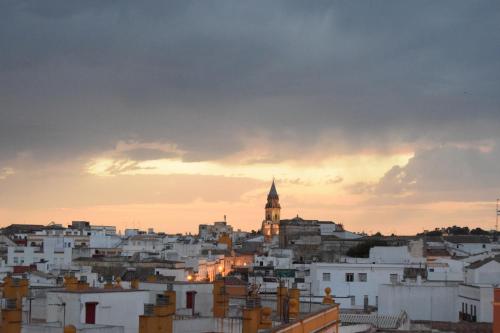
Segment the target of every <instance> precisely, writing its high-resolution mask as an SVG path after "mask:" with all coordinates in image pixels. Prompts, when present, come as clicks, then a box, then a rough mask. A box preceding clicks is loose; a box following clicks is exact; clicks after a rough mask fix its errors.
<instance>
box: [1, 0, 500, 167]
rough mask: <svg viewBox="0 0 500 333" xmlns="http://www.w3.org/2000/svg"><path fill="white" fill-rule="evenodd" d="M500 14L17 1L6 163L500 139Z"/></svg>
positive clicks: (8, 47)
mask: <svg viewBox="0 0 500 333" xmlns="http://www.w3.org/2000/svg"><path fill="white" fill-rule="evenodd" d="M499 7H500V6H499V5H498V3H496V2H493V1H492V2H486V3H482V4H481V5H477V4H474V3H470V2H469V1H453V2H447V1H444V2H439V3H437V2H433V1H419V2H418V3H415V4H411V5H408V4H405V5H403V4H400V3H398V2H397V1H396V2H387V3H384V4H382V5H378V6H370V5H366V4H356V3H346V4H342V3H328V2H320V3H319V4H308V5H307V6H304V5H303V4H301V3H300V2H295V1H291V2H290V1H276V2H267V1H262V2H258V3H251V4H250V3H245V2H231V3H226V2H216V3H215V4H208V3H205V2H192V1H170V2H168V3H164V2H161V1H154V2H153V3H152V4H142V3H137V2H135V1H121V2H120V3H113V2H100V1H89V2H85V4H79V5H74V6H73V5H71V6H69V5H67V4H66V3H64V1H53V2H49V3H44V4H43V6H42V5H40V4H39V3H38V2H36V1H15V2H5V3H3V4H2V5H1V8H0V12H1V14H0V48H1V49H2V50H3V51H4V52H2V53H1V54H0V103H1V105H0V106H1V107H0V116H1V118H2V122H1V123H0V155H1V156H2V158H3V159H6V160H8V159H10V158H13V156H15V155H16V154H17V153H19V152H25V151H29V152H32V153H33V154H35V155H36V157H37V158H38V160H39V162H40V163H41V162H42V161H43V160H49V161H55V160H60V159H61V158H62V159H68V158H69V159H71V158H75V156H82V155H86V156H89V155H95V154H99V153H102V152H103V151H108V150H110V149H113V147H114V146H115V144H116V142H119V141H121V140H125V141H128V140H136V141H139V142H176V143H177V144H178V146H179V147H180V148H181V149H182V150H183V151H185V154H184V156H183V158H184V159H185V160H190V161H203V160H214V159H223V158H226V157H228V156H232V155H234V154H237V153H239V152H241V151H242V150H244V149H245V148H247V146H248V142H249V138H258V137H265V138H268V140H266V141H268V142H269V144H270V145H272V144H273V143H277V142H285V141H286V142H289V147H288V149H286V150H282V151H281V152H279V153H276V152H275V153H274V154H271V155H269V156H268V155H265V156H256V158H257V160H256V161H262V160H267V161H269V160H276V159H277V160H283V159H289V158H293V157H296V156H299V155H300V154H302V153H303V152H304V151H308V150H310V149H317V147H318V146H321V147H323V149H326V147H328V150H329V151H333V152H334V153H343V154H344V153H353V152H360V151H366V150H371V151H379V152H381V151H387V150H389V151H391V150H394V149H398V147H401V146H406V147H408V146H409V147H415V146H418V145H421V144H422V143H426V142H429V141H430V142H432V143H438V144H439V143H447V142H448V141H450V140H455V141H456V140H463V141H470V140H479V139H492V140H494V141H498V134H497V128H498V126H499V124H500V115H499V112H498V105H499V104H500V97H499V96H498V94H497V92H498V90H499V89H500V84H499V81H498V79H497V78H498V73H499V72H500V62H499V61H498V57H497V55H498V53H499V51H500V49H499V48H500V46H499V45H498V44H497V43H491V42H489V41H491V40H495V38H496V31H498V29H499V28H500V23H499V22H500V10H499ZM475 22H481V24H476V23H475ZM294 148H295V149H294ZM154 153H155V152H152V151H142V152H137V154H139V155H140V154H145V155H147V154H154ZM135 157H137V159H142V158H143V157H145V156H135ZM249 161H250V160H249ZM250 162H251V161H250Z"/></svg>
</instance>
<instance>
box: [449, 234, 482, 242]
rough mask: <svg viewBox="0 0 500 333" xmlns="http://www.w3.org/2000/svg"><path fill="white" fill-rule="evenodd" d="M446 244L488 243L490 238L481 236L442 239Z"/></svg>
mask: <svg viewBox="0 0 500 333" xmlns="http://www.w3.org/2000/svg"><path fill="white" fill-rule="evenodd" d="M444 239H445V240H446V241H447V242H450V243H455V244H457V243H490V242H491V241H490V238H489V237H488V236H481V235H455V236H447V237H444Z"/></svg>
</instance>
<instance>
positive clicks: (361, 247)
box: [346, 239, 388, 258]
mask: <svg viewBox="0 0 500 333" xmlns="http://www.w3.org/2000/svg"><path fill="white" fill-rule="evenodd" d="M374 246H388V244H387V242H386V241H381V240H375V239H369V240H366V241H364V242H362V243H359V244H357V245H356V246H353V247H351V248H350V249H349V250H348V251H347V253H346V254H347V255H348V256H349V257H355V258H368V256H369V255H370V249H371V248H372V247H374Z"/></svg>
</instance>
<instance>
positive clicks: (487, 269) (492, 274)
mask: <svg viewBox="0 0 500 333" xmlns="http://www.w3.org/2000/svg"><path fill="white" fill-rule="evenodd" d="M465 282H466V283H467V284H478V283H480V284H500V263H499V262H497V261H495V260H492V261H490V262H488V263H486V264H484V265H483V266H481V267H478V268H476V269H466V280H465Z"/></svg>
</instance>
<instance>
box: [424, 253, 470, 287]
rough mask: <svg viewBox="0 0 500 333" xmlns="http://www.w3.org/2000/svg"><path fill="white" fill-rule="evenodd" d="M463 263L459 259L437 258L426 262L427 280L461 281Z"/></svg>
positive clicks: (462, 279) (462, 277)
mask: <svg viewBox="0 0 500 333" xmlns="http://www.w3.org/2000/svg"><path fill="white" fill-rule="evenodd" d="M464 270H465V263H464V262H463V261H460V260H453V259H446V258H438V259H436V260H434V261H431V262H428V263H427V280H428V281H457V282H463V281H464V278H465V275H464Z"/></svg>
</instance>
